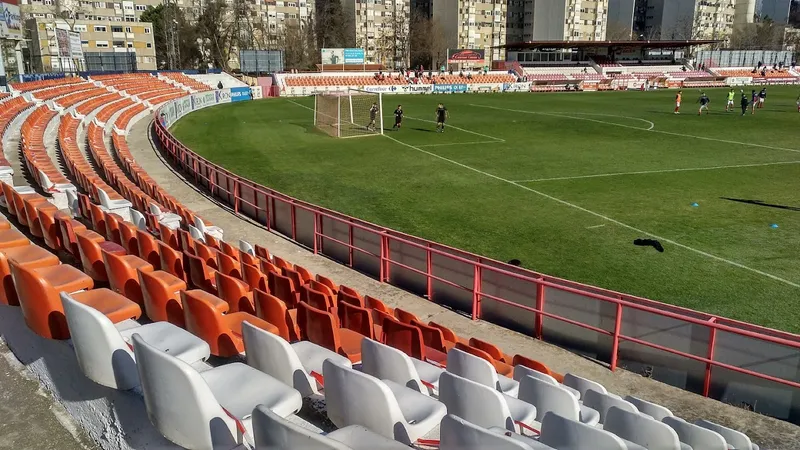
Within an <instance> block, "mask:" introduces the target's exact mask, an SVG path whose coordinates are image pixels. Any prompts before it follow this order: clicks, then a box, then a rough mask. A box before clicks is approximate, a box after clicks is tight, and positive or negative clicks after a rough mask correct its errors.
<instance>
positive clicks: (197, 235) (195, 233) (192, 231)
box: [187, 225, 206, 243]
mask: <svg viewBox="0 0 800 450" xmlns="http://www.w3.org/2000/svg"><path fill="white" fill-rule="evenodd" d="M187 228H188V229H189V236H191V237H192V239H194V240H196V241H200V242H203V243H205V242H206V236H205V235H204V234H203V232H201V231H200V230H198V229H197V228H196V227H194V226H192V225H189V226H187Z"/></svg>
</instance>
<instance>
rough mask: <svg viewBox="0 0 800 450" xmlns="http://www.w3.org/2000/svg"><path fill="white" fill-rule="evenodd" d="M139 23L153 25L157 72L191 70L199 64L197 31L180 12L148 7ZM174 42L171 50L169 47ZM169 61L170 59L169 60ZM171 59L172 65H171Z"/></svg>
mask: <svg viewBox="0 0 800 450" xmlns="http://www.w3.org/2000/svg"><path fill="white" fill-rule="evenodd" d="M140 20H141V21H142V22H150V23H152V24H153V40H154V41H155V50H156V65H157V67H158V68H159V69H193V68H196V67H197V65H198V61H199V60H200V51H199V49H198V47H197V30H196V29H195V27H194V26H192V25H191V24H190V23H189V21H188V20H186V16H185V15H184V14H183V10H182V9H181V8H179V7H178V6H177V5H175V4H167V5H165V4H163V3H162V4H159V5H158V6H155V7H154V6H150V7H148V8H147V10H145V11H144V12H143V13H142V16H141V19H140ZM170 39H173V40H174V48H173V46H172V45H170ZM170 57H172V58H170ZM173 59H174V62H173V63H172V64H170V62H171V61H172V60H173Z"/></svg>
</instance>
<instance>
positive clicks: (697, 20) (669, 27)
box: [609, 0, 766, 40]
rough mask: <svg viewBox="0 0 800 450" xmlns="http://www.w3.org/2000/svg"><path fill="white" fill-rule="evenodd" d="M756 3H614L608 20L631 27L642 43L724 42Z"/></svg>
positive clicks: (648, 0) (659, 0)
mask: <svg viewBox="0 0 800 450" xmlns="http://www.w3.org/2000/svg"><path fill="white" fill-rule="evenodd" d="M755 1H756V0H633V1H631V0H611V1H610V3H609V17H612V18H614V19H615V20H619V22H620V23H622V24H625V25H627V26H630V27H631V30H632V32H633V33H634V34H635V35H637V36H638V37H639V38H641V39H662V40H670V39H677V40H686V39H720V40H725V39H727V38H728V37H729V36H730V34H731V32H732V31H733V25H734V20H735V19H736V20H738V18H739V17H744V16H745V15H747V14H748V13H747V10H748V8H750V11H753V9H754V6H755ZM765 1H766V0H765ZM751 15H752V14H751ZM628 19H630V21H627V20H628Z"/></svg>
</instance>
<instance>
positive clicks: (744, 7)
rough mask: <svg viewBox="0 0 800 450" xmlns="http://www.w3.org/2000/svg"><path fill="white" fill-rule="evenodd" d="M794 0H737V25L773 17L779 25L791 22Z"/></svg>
mask: <svg viewBox="0 0 800 450" xmlns="http://www.w3.org/2000/svg"><path fill="white" fill-rule="evenodd" d="M791 6H792V0H736V19H735V23H736V24H737V25H740V24H746V23H753V22H755V21H756V20H764V19H766V18H769V19H771V20H772V21H774V22H775V23H777V24H778V25H786V24H788V23H789V11H790V9H791Z"/></svg>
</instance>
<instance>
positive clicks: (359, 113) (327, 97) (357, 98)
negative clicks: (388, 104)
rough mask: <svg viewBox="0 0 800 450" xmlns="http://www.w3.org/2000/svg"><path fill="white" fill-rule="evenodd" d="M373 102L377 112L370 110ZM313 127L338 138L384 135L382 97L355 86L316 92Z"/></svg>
mask: <svg viewBox="0 0 800 450" xmlns="http://www.w3.org/2000/svg"><path fill="white" fill-rule="evenodd" d="M373 104H377V111H373V110H372V105H373ZM373 116H374V120H373ZM314 126H315V127H317V128H318V129H319V130H321V131H322V132H324V133H326V134H328V135H330V136H333V137H337V138H353V137H362V136H374V135H378V134H383V96H382V94H380V93H378V92H367V91H362V90H357V89H350V90H348V91H347V92H337V93H330V92H329V93H320V94H316V95H315V96H314Z"/></svg>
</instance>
